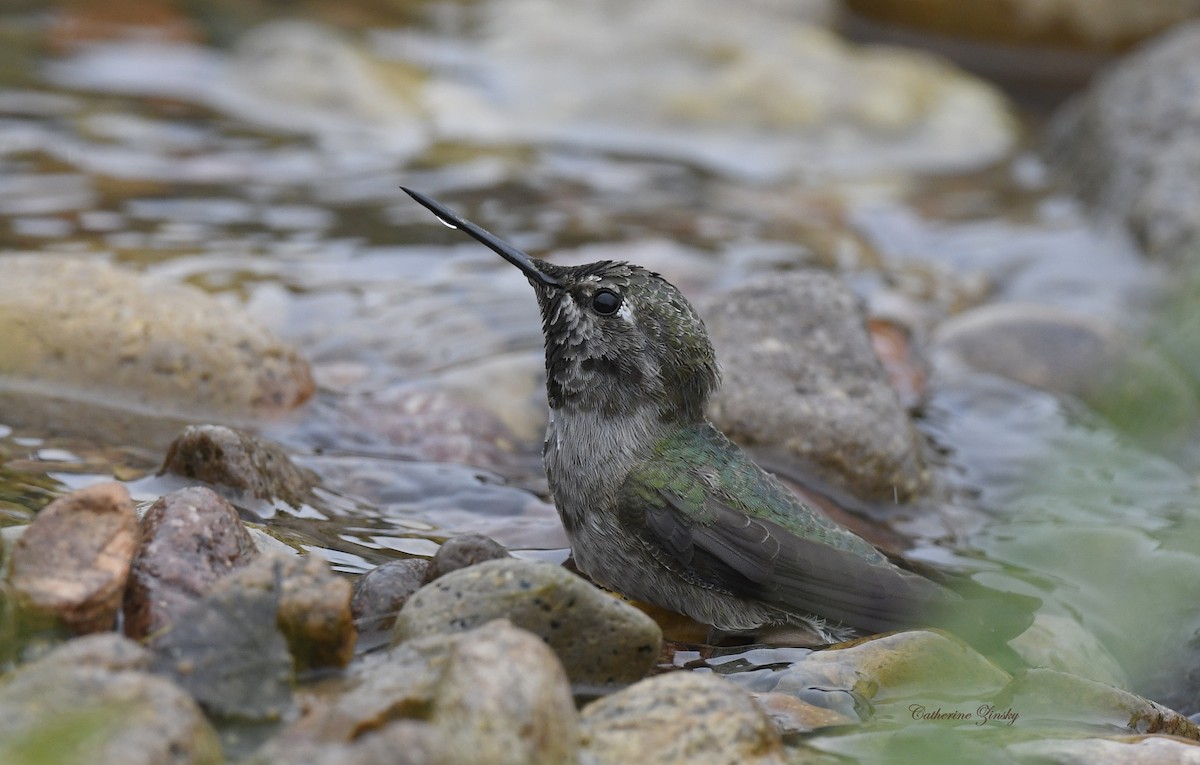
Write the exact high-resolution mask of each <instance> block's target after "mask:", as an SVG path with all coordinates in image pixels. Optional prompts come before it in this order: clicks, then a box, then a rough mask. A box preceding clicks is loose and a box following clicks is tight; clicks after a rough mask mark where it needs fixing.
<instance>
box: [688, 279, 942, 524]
mask: <svg viewBox="0 0 1200 765" xmlns="http://www.w3.org/2000/svg"><path fill="white" fill-rule="evenodd" d="M700 308H701V313H702V315H703V317H704V321H705V324H706V325H707V326H708V330H709V335H710V336H711V337H712V341H713V345H714V347H715V348H716V352H717V361H718V362H719V363H720V365H721V371H722V375H723V379H724V382H723V383H722V385H721V388H720V390H719V391H718V392H717V394H716V395H715V396H714V398H713V399H712V401H711V402H710V404H709V410H708V413H709V417H710V418H711V419H712V421H713V422H714V423H715V424H716V425H717V427H719V428H720V429H721V430H723V431H724V432H725V433H726V434H727V435H728V436H729V437H730V438H732V439H734V440H735V441H737V442H739V443H741V444H743V445H747V446H752V447H758V448H762V449H766V450H777V451H781V452H782V453H783V455H784V456H785V457H786V458H790V459H793V460H797V461H799V462H801V463H804V464H813V465H815V466H817V467H818V468H819V469H820V470H822V471H823V473H824V475H825V477H827V478H830V479H832V480H834V481H836V482H838V483H840V484H842V485H843V486H844V487H846V488H847V489H849V490H850V491H851V492H852V493H855V494H857V495H859V496H861V497H863V498H865V499H878V500H886V501H889V502H891V501H895V500H897V499H898V500H899V501H901V502H903V501H906V500H908V499H911V498H913V497H915V496H917V495H919V494H920V493H921V492H922V491H923V490H924V489H925V486H926V484H927V482H928V475H927V474H926V471H925V468H924V465H923V463H922V460H921V456H920V449H919V446H918V438H917V434H916V431H915V429H914V428H913V425H912V423H911V422H910V420H909V418H908V415H907V413H906V412H905V410H904V407H903V406H902V405H901V404H900V401H899V398H898V397H897V394H896V392H895V391H894V390H893V389H892V388H891V386H890V384H889V382H888V378H887V375H886V374H885V372H884V371H883V368H882V366H881V364H880V362H879V359H878V357H877V356H876V355H875V352H874V350H873V348H872V345H871V340H870V338H869V337H868V335H867V331H866V328H865V319H864V317H863V314H862V312H861V310H860V307H859V305H858V300H857V298H856V297H855V296H854V293H852V292H851V291H850V289H849V288H848V287H846V286H845V284H843V283H842V282H841V281H840V280H839V279H837V278H836V277H835V276H832V275H830V274H827V273H824V272H817V271H800V272H795V273H789V274H782V275H772V276H771V277H770V278H769V279H759V280H756V281H753V282H751V283H749V284H746V285H744V286H742V287H738V288H737V289H734V290H731V291H730V292H728V293H725V294H723V295H718V296H713V297H712V298H711V299H709V300H707V301H704V302H703V303H702V305H701V306H700Z"/></svg>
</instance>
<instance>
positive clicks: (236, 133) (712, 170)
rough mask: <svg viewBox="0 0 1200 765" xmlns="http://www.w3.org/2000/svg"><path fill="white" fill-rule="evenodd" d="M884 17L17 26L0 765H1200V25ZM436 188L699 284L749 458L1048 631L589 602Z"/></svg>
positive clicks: (487, 213) (0, 102) (312, 15)
mask: <svg viewBox="0 0 1200 765" xmlns="http://www.w3.org/2000/svg"><path fill="white" fill-rule="evenodd" d="M847 5H848V6H850V7H851V8H850V9H851V10H852V11H853V14H854V15H853V17H852V18H851V23H850V24H849V26H846V25H843V26H839V25H838V22H837V20H836V13H835V12H836V10H837V8H835V7H834V4H832V3H827V2H811V3H800V4H795V5H794V6H789V7H787V8H784V7H782V6H777V5H773V4H767V3H763V4H754V5H753V6H751V7H746V8H739V9H737V10H736V11H734V10H731V9H730V8H727V7H725V6H724V5H722V4H719V3H715V2H708V0H687V1H686V2H684V1H682V0H680V1H675V0H672V2H667V3H656V4H654V5H652V6H647V7H645V8H641V7H638V8H634V7H632V6H627V5H624V4H621V3H610V2H599V3H593V4H585V5H578V6H570V5H568V6H563V5H560V4H552V3H543V2H535V1H532V0H489V2H483V3H475V4H466V3H462V4H460V3H385V2H367V1H365V0H364V1H363V2H359V3H353V4H331V3H323V2H313V3H310V4H307V5H306V6H305V8H304V9H303V12H302V13H301V15H300V16H298V17H292V18H286V19H285V18H280V16H279V13H278V9H277V8H275V7H273V6H271V5H270V4H261V5H260V4H255V3H249V4H237V5H236V7H235V5H234V4H226V3H214V4H212V6H211V7H209V8H207V9H206V10H205V12H203V13H201V12H199V11H196V10H195V9H194V8H193V7H192V6H191V5H190V4H187V3H177V2H171V1H170V0H154V2H147V3H139V4H132V6H136V7H126V6H125V5H124V4H113V5H112V7H107V6H106V7H105V8H100V6H97V5H95V4H89V3H77V2H62V3H54V4H50V5H47V6H46V7H45V8H41V7H35V5H34V4H28V3H27V4H21V5H19V6H18V7H15V8H14V9H13V10H12V11H10V12H6V13H4V14H3V15H0V34H2V35H3V36H4V39H5V41H6V45H5V46H4V48H5V52H4V53H2V54H0V64H3V67H2V68H0V250H2V252H0V540H2V543H3V550H2V553H0V556H2V565H0V670H2V674H0V762H4V763H18V764H19V765H45V764H46V763H55V764H56V765H57V763H73V762H81V763H82V762H87V763H109V762H111V763H223V762H233V763H276V762H279V763H282V762H313V763H322V764H324V763H331V764H333V765H337V764H338V763H363V764H364V765H366V764H369V763H396V762H412V763H468V762H488V763H492V762H497V763H506V762H513V763H518V762H520V763H543V762H546V763H550V762H563V763H608V762H612V763H628V762H680V763H709V762H712V763H734V762H737V763H743V762H745V763H754V762H763V763H802V762H816V763H835V762H836V763H840V762H893V761H956V762H963V761H976V760H978V761H984V762H995V761H1014V762H1038V763H1042V762H1062V763H1074V762H1108V761H1111V762H1140V761H1145V762H1156V763H1158V762H1165V763H1170V762H1192V761H1197V760H1200V754H1198V752H1200V749H1198V748H1197V746H1196V744H1197V741H1200V732H1198V731H1197V728H1196V725H1195V721H1194V720H1193V719H1192V718H1191V717H1189V715H1190V716H1195V715H1196V714H1197V713H1198V712H1200V700H1198V698H1200V697H1198V695H1197V694H1198V691H1197V689H1198V688H1200V681H1198V679H1197V673H1196V671H1195V666H1196V664H1197V660H1198V658H1200V657H1198V655H1197V648H1196V646H1197V641H1196V639H1195V636H1196V634H1197V630H1198V629H1200V613H1197V611H1196V609H1195V608H1194V607H1193V605H1192V604H1194V603H1196V602H1197V596H1198V595H1200V593H1198V592H1197V587H1198V585H1197V583H1200V527H1198V525H1197V523H1196V520H1195V518H1196V513H1195V507H1196V505H1197V501H1196V480H1195V476H1196V472H1197V469H1198V468H1200V453H1198V452H1197V451H1196V449H1195V447H1194V444H1195V443H1196V439H1195V433H1196V425H1197V414H1198V412H1200V403H1198V399H1197V394H1196V390H1197V382H1196V381H1197V379H1200V369H1198V368H1197V367H1196V364H1195V361H1194V359H1195V358H1196V354H1195V348H1196V346H1197V343H1198V342H1200V340H1198V339H1197V338H1198V337H1200V335H1198V334H1197V332H1196V325H1195V318H1194V317H1195V315H1196V289H1195V284H1196V277H1195V274H1196V271H1195V242H1196V239H1197V237H1196V235H1195V232H1196V229H1197V227H1198V226H1200V223H1198V220H1200V219H1197V217H1196V216H1195V215H1194V213H1193V208H1194V207H1195V206H1194V205H1190V206H1189V203H1188V200H1190V199H1193V198H1194V197H1195V195H1196V189H1195V183H1194V179H1195V178H1197V177H1200V173H1195V172H1190V171H1191V170H1193V169H1195V168H1194V165H1195V158H1196V157H1197V156H1200V153H1198V152H1197V151H1196V146H1197V145H1198V143H1197V142H1198V141H1200V138H1198V137H1197V133H1196V131H1195V130H1194V129H1193V128H1194V124H1193V123H1194V122H1195V120H1194V119H1193V118H1192V111H1194V104H1195V103H1197V101H1196V99H1195V98H1193V97H1192V96H1193V95H1194V93H1193V91H1194V89H1195V83H1194V82H1193V79H1194V78H1192V77H1191V76H1190V72H1191V71H1193V70H1194V69H1195V67H1196V66H1197V65H1200V62H1196V61H1194V60H1193V59H1195V57H1196V56H1195V50H1196V49H1197V46H1196V44H1195V43H1196V40H1197V38H1198V36H1200V31H1198V30H1197V28H1196V26H1195V24H1194V23H1192V24H1189V23H1186V22H1185V19H1186V18H1187V17H1188V16H1189V15H1194V13H1193V12H1192V11H1189V10H1188V9H1187V8H1185V7H1184V6H1185V5H1186V4H1180V5H1179V9H1177V10H1173V11H1171V12H1160V13H1150V12H1147V13H1145V14H1142V15H1137V16H1136V17H1133V16H1130V15H1128V14H1129V13H1130V11H1129V9H1128V8H1125V7H1124V5H1123V4H1119V3H1118V4H1115V5H1113V6H1111V7H1106V6H1108V4H1104V3H1098V4H1095V5H1089V6H1088V9H1087V12H1086V13H1084V12H1081V8H1082V6H1083V4H1078V3H1068V2H1063V3H1047V2H1041V1H1035V0H1028V2H1026V3H1023V4H1022V6H1023V10H1021V11H1020V12H1019V13H1018V12H1014V14H1013V17H1012V18H1011V19H1008V21H1009V22H1011V25H1009V24H1007V23H1006V24H1005V25H999V24H991V25H987V26H988V30H989V31H988V34H986V35H983V34H981V33H980V25H979V24H977V23H974V22H973V21H972V19H969V18H963V17H958V18H959V26H955V24H954V23H953V22H954V19H955V18H956V17H955V15H954V14H953V13H949V12H946V11H945V10H944V9H943V10H942V11H936V12H932V15H930V16H929V17H928V18H931V19H933V21H929V20H928V19H926V20H925V21H922V20H921V18H920V14H919V13H918V14H917V15H916V16H908V17H904V18H903V19H902V18H901V15H900V11H901V9H899V7H898V6H896V7H892V6H891V5H889V4H887V3H872V2H854V3H848V4H847ZM926 5H928V6H929V7H931V8H932V7H934V6H937V5H938V4H937V3H929V4H924V3H922V4H912V6H913V8H909V9H906V10H907V11H909V12H911V11H912V10H913V9H915V8H916V7H917V6H922V7H924V6H926ZM964 7H965V6H964ZM988 12H989V13H990V12H991V11H988ZM298 13H300V12H298ZM681 18H683V19H689V20H690V23H684V24H681V23H679V20H680V19H681ZM975 21H978V19H976V20H975ZM1085 22H1086V23H1085ZM892 24H894V25H895V26H889V25H892ZM922 24H924V25H925V26H926V29H925V32H924V33H925V34H926V37H925V38H920V37H919V36H918V37H907V36H905V35H907V32H910V31H912V29H907V28H906V25H911V26H912V28H918V27H920V26H921V25H922ZM1022 24H1024V25H1025V26H1022ZM847 29H850V30H857V32H858V33H865V32H864V30H867V31H870V30H872V29H873V30H875V32H876V33H879V32H880V30H881V29H882V30H883V31H884V32H886V33H887V35H888V36H889V38H890V39H908V40H912V39H926V40H929V39H934V38H936V39H940V40H942V41H943V42H945V41H946V40H950V41H952V42H955V43H956V45H955V46H950V48H949V49H952V50H959V51H960V52H961V50H962V49H967V50H974V51H976V52H978V51H984V52H987V53H988V54H989V55H988V56H985V57H984V58H985V59H986V60H987V61H990V62H993V63H995V62H1002V61H1004V60H1005V57H1004V56H996V55H992V54H996V53H997V52H998V51H999V52H1001V53H1005V52H1006V53H1007V54H1008V55H1009V60H1016V59H1013V58H1012V54H1013V52H1014V50H1015V51H1018V52H1020V51H1024V52H1023V53H1021V55H1020V56H1017V57H1016V58H1017V59H1019V60H1020V62H1021V64H1022V65H1021V66H1020V67H1018V68H1017V69H1015V70H1012V71H1010V72H1008V74H1009V75H1010V76H1009V77H1008V78H1007V79H1006V81H1008V82H1011V81H1012V75H1014V73H1015V74H1016V75H1019V76H1017V78H1016V79H1017V80H1018V81H1020V80H1021V78H1026V81H1028V78H1029V77H1030V71H1033V72H1037V71H1038V70H1039V68H1040V69H1041V70H1042V71H1041V73H1040V75H1039V76H1038V77H1035V78H1034V81H1033V82H1032V84H1030V85H1029V88H1030V89H1032V90H1036V91H1037V92H1038V99H1043V98H1045V93H1044V92H1043V91H1041V90H1039V88H1040V86H1042V85H1047V84H1049V83H1051V82H1052V84H1053V87H1054V88H1057V89H1059V90H1060V91H1061V90H1062V89H1064V88H1070V87H1075V88H1078V92H1077V93H1076V94H1075V97H1074V98H1072V99H1071V100H1069V101H1066V102H1064V104H1062V105H1061V106H1058V105H1056V106H1054V107H1053V108H1045V107H1030V106H1029V101H1025V100H1022V98H1023V95H1024V96H1027V95H1028V91H1022V90H1020V89H1019V88H1018V90H1016V91H1015V92H1014V91H1010V92H1009V93H1007V94H1006V93H1004V92H1002V91H1000V90H999V89H997V88H996V87H995V86H994V85H991V84H989V83H988V82H986V81H984V80H982V79H979V78H977V77H975V76H972V75H970V74H967V73H966V72H965V71H963V70H961V69H958V68H956V67H955V66H954V65H951V64H949V63H947V62H946V61H945V60H943V59H940V58H937V57H935V56H932V55H930V54H929V53H926V52H922V51H920V50H916V49H914V48H911V47H910V48H897V47H894V46H882V45H877V44H873V43H870V42H866V43H863V42H861V41H850V40H849V39H847V38H846V36H845V34H844V31H845V30H847ZM1005 30H1008V31H1005ZM1055 30H1058V31H1057V32H1056V31H1055ZM902 31H903V32H905V34H903V35H902V34H900V32H902ZM1005 35H1008V37H1007V38H1006V37H1005ZM614 41H620V46H619V48H620V50H621V51H622V53H621V55H614V45H615V43H614ZM1030 41H1033V42H1035V43H1036V44H1037V46H1040V47H1039V48H1038V49H1037V50H1036V51H1035V52H1033V53H1030V52H1028V49H1026V48H1019V47H1018V48H1007V49H1006V48H1005V47H1004V46H1008V45H1012V44H1013V43H1019V44H1020V45H1027V44H1029V43H1030ZM1135 44H1136V45H1140V46H1141V47H1139V48H1137V49H1136V50H1133V51H1132V52H1127V50H1128V48H1129V46H1133V45H1135ZM1076 54H1078V55H1076ZM989 56H990V57H989ZM1039 57H1040V58H1039ZM1064 57H1067V58H1064ZM1068 58H1069V60H1070V61H1072V62H1075V63H1079V62H1086V61H1094V60H1096V59H1099V58H1105V59H1107V60H1108V62H1109V63H1108V66H1107V67H1106V68H1103V69H1100V70H1098V74H1097V75H1096V77H1095V79H1094V82H1093V83H1092V84H1091V85H1090V86H1089V87H1086V88H1085V87H1084V86H1083V84H1082V82H1081V81H1079V80H1078V79H1077V80H1076V81H1075V82H1074V84H1071V83H1070V82H1068V79H1069V78H1067V77H1066V76H1065V73H1066V68H1057V69H1056V67H1057V64H1055V62H1063V61H1066V60H1068ZM962 60H964V61H966V62H967V63H968V65H970V64H971V57H970V56H967V57H964V58H962ZM1030 61H1033V62H1034V63H1037V62H1041V63H1040V64H1039V65H1037V66H1033V67H1032V69H1031V67H1030V66H1029V63H1030ZM975 63H976V64H977V63H979V62H978V60H976V61H975ZM982 68H983V69H987V67H986V66H985V67H982ZM1051 70H1054V71H1051ZM581 83H583V84H585V85H586V86H585V85H581ZM1036 103H1038V104H1041V103H1043V102H1042V101H1041V100H1038V101H1036ZM1190 110H1191V111H1190ZM401 183H403V184H404V185H406V186H412V187H417V188H421V189H422V190H426V191H428V192H430V193H433V194H435V195H437V196H438V197H439V198H442V199H444V200H445V201H447V202H448V203H451V204H452V205H453V206H454V207H455V208H456V209H459V210H461V211H463V212H464V213H465V214H467V215H468V217H470V218H472V219H474V220H476V221H478V222H479V223H481V224H484V225H486V226H487V227H488V228H489V229H491V230H493V231H495V232H497V233H499V234H503V235H504V236H505V237H506V238H510V239H511V240H512V241H514V242H516V243H517V244H519V245H520V246H522V247H524V248H526V249H528V250H530V251H531V252H533V253H534V254H537V255H539V256H545V257H547V258H548V259H549V260H551V261H552V262H558V263H563V264H577V263H583V262H590V261H594V260H601V259H621V260H629V261H631V262H634V263H638V264H640V265H643V266H647V267H649V268H652V269H654V270H656V271H659V272H660V273H662V274H663V275H664V276H665V277H666V278H668V279H669V280H670V281H672V282H673V283H675V284H677V285H679V286H680V288H681V289H682V291H683V292H684V294H685V295H687V297H688V298H689V299H690V300H692V301H694V303H695V304H696V305H697V307H698V308H699V310H700V312H701V314H702V315H703V316H704V318H705V320H706V322H707V323H708V327H709V331H710V333H711V335H712V338H713V342H714V345H715V346H716V351H717V354H718V359H719V361H720V362H721V364H722V368H723V372H724V385H723V388H722V389H721V392H720V394H719V395H718V396H717V397H716V398H715V399H714V400H713V402H712V406H711V408H710V411H709V413H708V414H709V416H710V418H711V419H712V420H713V421H714V423H716V424H717V425H718V426H719V427H721V428H722V429H723V430H725V431H726V432H727V433H729V435H730V436H732V437H733V438H735V439H736V440H737V441H738V442H739V443H741V444H743V445H744V446H745V447H746V448H747V449H748V450H750V451H751V452H752V453H753V455H754V456H755V458H756V459H758V460H759V461H760V462H761V463H762V464H763V465H764V466H766V467H768V468H769V469H770V470H772V471H773V472H775V473H776V474H777V475H779V476H780V477H781V478H783V479H784V480H785V481H786V482H787V483H788V485H789V486H790V487H791V488H793V489H794V490H795V491H797V492H799V493H801V494H802V495H803V496H804V497H805V498H806V499H807V500H808V501H809V502H810V503H812V504H813V505H814V506H816V507H818V508H820V509H821V511H822V512H825V513H827V514H829V515H830V516H831V517H833V518H835V519H836V520H838V521H839V522H841V523H843V524H846V525H848V526H850V527H852V528H853V529H854V530H855V531H856V532H857V533H859V534H860V535H862V536H864V537H866V538H867V539H869V540H870V541H871V542H873V543H874V544H876V545H878V546H880V547H881V548H883V549H885V550H887V551H888V552H890V553H894V554H900V555H903V556H905V557H907V558H908V559H910V560H912V561H915V562H916V563H918V564H921V565H928V566H933V567H936V568H939V569H942V570H945V571H949V572H952V573H954V574H956V575H961V576H966V577H970V578H972V579H974V580H975V581H977V582H979V583H981V584H985V585H988V586H991V587H996V588H1000V589H1004V590H1010V591H1015V592H1020V593H1024V594H1027V595H1034V596H1036V597H1038V598H1039V599H1040V600H1041V601H1042V604H1043V605H1042V607H1041V608H1040V609H1039V611H1038V613H1037V614H1036V617H1035V620H1034V624H1033V626H1032V627H1030V628H1029V629H1028V630H1027V631H1026V632H1025V633H1024V634H1022V635H1020V636H1018V637H1017V638H1015V639H1014V640H1013V641H1012V642H1011V645H1010V648H1011V654H1007V655H1005V656H1003V657H997V656H991V657H989V656H984V655H982V654H980V653H979V652H977V651H976V650H975V649H974V648H972V647H971V646H969V645H966V644H964V643H963V642H961V641H959V640H958V639H957V638H955V637H954V636H953V635H950V634H947V633H942V632H937V631H932V630H914V631H909V632H901V633H894V634H888V635H882V636H871V637H866V638H864V639H862V640H858V641H853V642H851V643H847V644H841V645H836V646H831V647H812V646H807V645H798V644H797V641H796V640H795V637H796V636H795V635H791V636H789V635H786V634H782V635H781V634H761V635H755V636H748V637H743V638H741V639H728V638H726V639H723V640H718V639H717V638H718V637H719V636H716V635H712V634H710V631H709V630H708V629H707V626H706V625H699V624H695V623H692V622H690V621H688V620H686V619H684V618H682V617H679V616H678V615H674V614H669V613H665V612H663V611H661V610H659V609H655V608H653V607H651V606H649V605H647V604H635V603H629V602H626V601H624V600H622V599H621V598H620V597H619V596H617V595H614V594H612V593H607V592H605V591H603V590H601V589H599V588H597V587H596V586H595V585H593V584H592V583H590V582H588V581H587V580H586V579H584V578H583V577H581V576H579V575H578V574H576V573H575V572H574V571H573V569H572V567H571V564H570V561H569V549H568V547H567V541H566V538H565V535H564V534H563V531H562V529H561V526H560V525H559V521H558V518H557V514H556V513H555V510H554V506H553V499H552V497H550V496H549V495H548V491H547V488H546V483H545V477H544V475H543V474H542V471H541V466H540V460H539V456H538V452H539V448H540V439H541V433H542V430H543V427H544V423H545V416H546V414H545V413H546V402H545V397H544V393H543V392H542V386H543V375H544V373H543V372H542V360H541V351H540V343H541V337H540V322H539V318H538V315H537V309H536V306H535V303H534V300H533V296H532V295H531V294H529V291H528V287H527V285H525V284H524V283H523V280H522V279H521V278H520V277H519V275H516V274H514V273H512V272H511V269H510V268H508V267H507V266H506V265H505V264H503V263H502V262H499V261H498V260H497V259H496V258H494V256H492V255H491V254H490V253H488V252H486V251H485V250H483V249H482V248H479V247H477V246H474V245H472V244H470V243H468V242H465V241H463V240H461V239H460V238H458V236H457V235H455V234H454V233H452V232H446V231H443V230H442V229H441V228H440V227H437V226H433V225H430V223H431V221H430V219H429V218H428V217H427V216H426V214H425V213H424V211H422V210H420V209H419V208H416V207H415V206H413V205H411V204H410V203H409V202H408V200H406V199H405V198H404V197H403V195H402V194H401V193H400V192H399V190H398V188H397V186H399V185H400V184H401ZM564 564H565V565H564Z"/></svg>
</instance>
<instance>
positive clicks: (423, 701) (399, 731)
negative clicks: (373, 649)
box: [264, 621, 578, 765]
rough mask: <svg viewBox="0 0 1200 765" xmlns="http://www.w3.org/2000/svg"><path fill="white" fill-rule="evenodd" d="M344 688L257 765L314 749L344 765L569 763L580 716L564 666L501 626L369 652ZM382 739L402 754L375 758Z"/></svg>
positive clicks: (314, 706) (313, 708) (314, 707)
mask: <svg viewBox="0 0 1200 765" xmlns="http://www.w3.org/2000/svg"><path fill="white" fill-rule="evenodd" d="M346 684H347V687H346V688H345V689H344V691H343V692H341V693H338V694H335V695H332V696H329V697H325V698H319V699H314V700H313V702H312V703H311V704H310V705H309V708H308V710H307V713H306V715H305V716H304V717H303V718H301V719H300V720H299V721H297V722H296V723H295V724H294V725H293V726H292V727H291V728H290V729H289V730H286V731H284V732H283V734H282V735H281V736H280V737H279V739H278V740H277V741H275V742H273V743H272V744H271V745H270V746H269V747H268V751H267V753H266V757H265V758H264V761H266V762H289V763H290V762H293V761H294V760H292V759H289V753H290V752H293V751H298V752H302V751H303V750H305V749H306V748H311V747H312V746H313V744H314V743H316V744H317V745H318V746H326V747H335V748H336V749H337V752H338V753H339V754H341V755H345V756H348V757H349V759H347V760H346V762H351V763H376V762H380V763H393V762H403V763H409V762H411V763H448V764H454V763H462V764H463V765H466V764H467V763H489V765H491V764H493V763H494V764H495V765H509V764H510V763H511V765H542V764H543V763H544V764H545V765H568V764H569V763H575V762H576V749H577V746H578V734H577V718H578V715H577V713H576V711H575V705H574V703H573V702H572V699H571V691H570V687H569V686H568V684H567V678H566V675H565V674H564V672H563V669H562V666H561V664H560V663H559V662H558V660H557V659H556V658H555V656H554V654H553V652H552V651H551V650H550V649H549V648H547V647H546V645H545V643H543V642H542V641H541V640H539V639H538V638H537V637H535V636H534V635H531V634H530V633H528V632H525V631H524V630H521V629H517V628H515V627H513V626H512V625H511V624H510V623H508V622H505V621H495V622H489V623H487V624H484V625H481V626H480V627H479V628H478V629H474V630H469V631H466V632H462V633H458V634H454V635H445V634H438V635H432V636H430V637H426V638H419V639H415V640H412V641H409V642H407V643H404V644H403V645H400V646H397V647H395V648H393V649H391V650H390V651H389V652H388V653H386V654H375V655H372V656H370V657H368V658H367V659H366V660H364V661H363V662H361V663H359V664H356V665H355V666H354V667H353V668H351V670H350V675H349V677H348V678H347V682H346ZM380 738H385V739H388V738H390V739H391V740H392V741H394V742H396V743H399V744H403V747H402V748H393V749H392V751H391V754H390V757H391V759H377V756H378V754H379V750H380V746H379V739H380ZM406 742H407V743H406ZM409 747H411V748H409ZM397 758H399V759H397ZM299 761H301V762H307V761H311V760H308V759H306V758H304V757H303V756H302V757H301V758H300V760H299ZM334 762H339V763H340V762H342V760H334Z"/></svg>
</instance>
